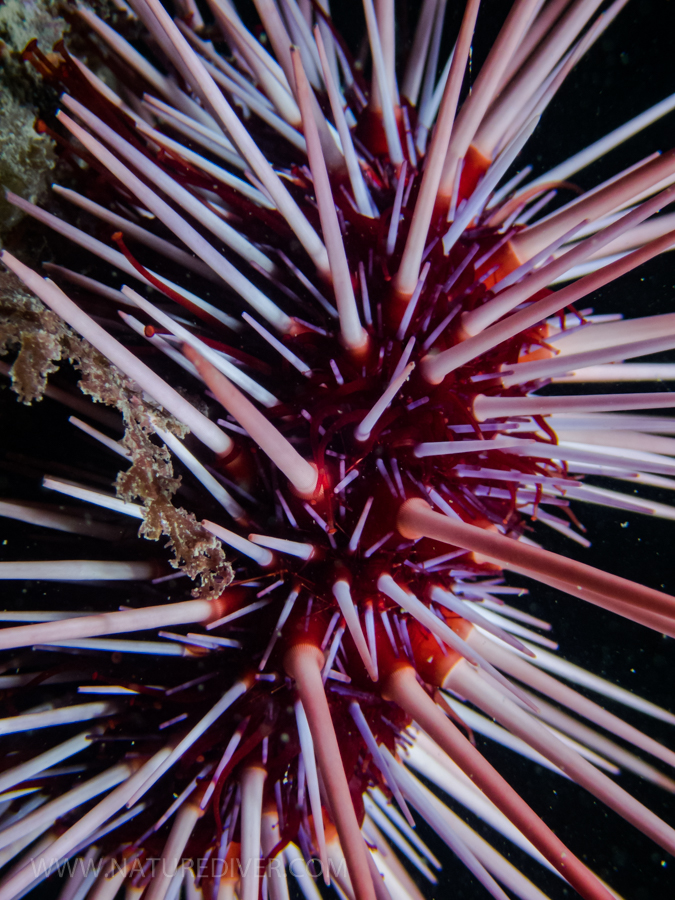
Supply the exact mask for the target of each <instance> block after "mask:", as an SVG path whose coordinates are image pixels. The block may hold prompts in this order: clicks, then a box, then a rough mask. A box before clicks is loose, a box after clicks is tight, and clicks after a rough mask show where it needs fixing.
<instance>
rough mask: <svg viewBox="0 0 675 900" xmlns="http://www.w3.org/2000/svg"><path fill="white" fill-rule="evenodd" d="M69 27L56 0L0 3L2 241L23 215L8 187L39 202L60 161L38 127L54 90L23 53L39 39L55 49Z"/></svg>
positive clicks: (0, 229) (0, 226)
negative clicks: (41, 111) (6, 191)
mask: <svg viewBox="0 0 675 900" xmlns="http://www.w3.org/2000/svg"><path fill="white" fill-rule="evenodd" d="M67 29H68V24H67V22H66V21H65V19H63V18H62V17H61V16H60V15H59V5H58V3H55V2H52V0H5V2H4V3H2V5H0V185H1V186H2V188H3V194H1V195H0V240H2V237H3V236H4V235H5V234H7V232H8V231H9V230H10V229H11V228H12V227H13V225H14V224H16V222H17V221H18V220H19V219H20V218H21V215H22V214H21V213H20V212H19V211H18V210H16V209H14V208H13V207H11V206H10V205H9V204H8V203H6V202H5V199H4V189H5V188H9V190H12V191H15V192H16V193H17V194H20V195H21V196H22V197H25V198H26V199H28V200H32V201H33V202H35V203H37V202H39V201H40V200H41V199H43V198H44V197H45V196H46V193H47V189H48V187H49V184H50V181H51V170H52V169H53V168H54V165H55V163H56V156H55V153H54V148H53V142H52V140H51V139H50V138H49V137H47V136H46V135H40V134H38V133H37V132H36V131H35V118H36V116H37V113H38V108H39V107H40V106H41V105H42V103H43V102H44V101H45V100H46V99H47V98H46V97H45V92H46V91H47V90H48V89H47V88H45V86H44V85H43V83H42V81H41V79H40V78H39V77H38V75H37V73H35V72H34V71H33V69H32V67H31V66H29V65H26V63H25V62H24V61H23V60H22V58H21V55H22V53H23V50H24V48H25V47H26V45H27V44H28V43H29V42H30V41H32V40H33V39H34V38H35V39H37V41H38V42H39V44H40V46H41V47H42V48H44V49H45V50H46V51H50V50H51V48H52V46H53V45H54V43H55V42H56V41H58V40H59V39H60V38H61V37H62V36H63V34H64V32H65V31H67Z"/></svg>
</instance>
